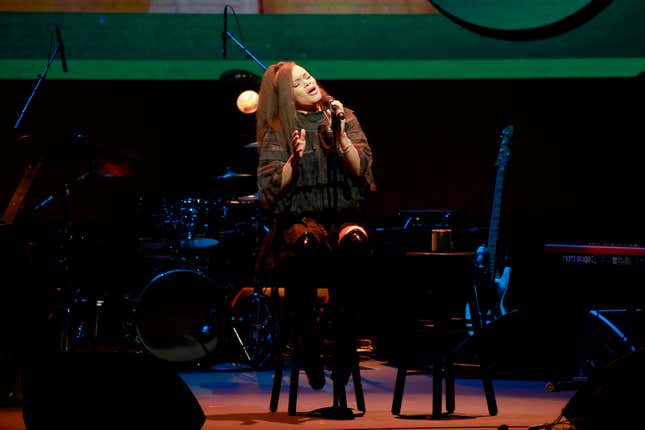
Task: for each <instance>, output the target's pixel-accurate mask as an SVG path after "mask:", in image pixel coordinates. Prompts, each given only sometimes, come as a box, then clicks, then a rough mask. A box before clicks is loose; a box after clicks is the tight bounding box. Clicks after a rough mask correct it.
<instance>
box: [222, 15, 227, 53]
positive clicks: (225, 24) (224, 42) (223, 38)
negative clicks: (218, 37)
mask: <svg viewBox="0 0 645 430" xmlns="http://www.w3.org/2000/svg"><path fill="white" fill-rule="evenodd" d="M227 10H228V5H226V6H224V31H222V59H225V58H226V40H227V39H228V34H227V33H228V28H227V22H228V15H227V14H226V12H227Z"/></svg>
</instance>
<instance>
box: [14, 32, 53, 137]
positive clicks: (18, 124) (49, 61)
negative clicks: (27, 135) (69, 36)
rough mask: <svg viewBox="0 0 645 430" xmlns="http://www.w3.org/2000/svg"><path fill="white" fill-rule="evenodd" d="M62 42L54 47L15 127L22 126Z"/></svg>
mask: <svg viewBox="0 0 645 430" xmlns="http://www.w3.org/2000/svg"><path fill="white" fill-rule="evenodd" d="M60 48H61V44H60V41H59V42H58V43H56V48H55V49H54V52H52V55H51V56H50V57H49V60H48V61H47V65H46V66H45V69H44V70H43V71H42V73H41V74H40V75H39V76H38V81H37V82H36V85H34V89H33V90H32V91H31V95H30V96H29V98H28V99H27V102H26V103H25V106H24V107H23V108H22V111H21V112H20V115H19V116H18V119H17V120H16V123H15V124H14V126H13V128H14V129H18V127H20V123H21V122H22V118H23V117H24V116H25V112H26V111H27V108H28V107H29V104H30V103H31V100H32V99H33V98H34V96H35V95H36V91H38V87H40V84H41V83H42V81H43V80H44V79H45V76H47V72H48V71H49V66H51V64H52V63H53V62H54V59H55V58H56V56H57V55H58V53H59V52H60Z"/></svg>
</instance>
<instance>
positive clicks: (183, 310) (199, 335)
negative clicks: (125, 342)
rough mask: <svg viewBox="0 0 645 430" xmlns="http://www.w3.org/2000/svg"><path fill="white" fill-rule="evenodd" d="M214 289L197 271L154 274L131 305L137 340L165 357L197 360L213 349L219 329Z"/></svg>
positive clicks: (154, 353) (175, 360) (147, 348)
mask: <svg viewBox="0 0 645 430" xmlns="http://www.w3.org/2000/svg"><path fill="white" fill-rule="evenodd" d="M218 321H219V316H218V311H217V290H216V288H215V285H214V284H213V282H212V281H211V280H210V279H209V278H208V277H206V276H205V275H203V274H201V273H200V272H197V271H193V270H185V269H175V270H170V271H167V272H163V273H161V274H159V275H157V276H155V277H154V278H153V279H152V280H151V281H150V282H149V283H148V285H146V287H145V288H144V289H143V291H142V292H141V294H140V296H139V298H138V300H137V303H136V307H135V325H136V333H137V338H138V340H139V342H140V343H141V344H142V345H143V346H144V347H145V349H146V350H147V351H148V352H150V353H151V354H152V355H154V356H156V357H157V358H160V359H162V360H166V361H172V362H191V361H196V360H201V359H203V358H204V357H206V356H207V355H209V354H210V353H211V352H213V351H214V350H215V348H216V347H217V343H218V338H219V335H220V332H221V329H220V324H219V322H218Z"/></svg>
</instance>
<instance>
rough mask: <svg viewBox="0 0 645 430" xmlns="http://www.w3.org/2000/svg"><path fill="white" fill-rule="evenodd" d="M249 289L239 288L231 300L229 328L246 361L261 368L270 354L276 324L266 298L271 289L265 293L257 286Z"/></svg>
mask: <svg viewBox="0 0 645 430" xmlns="http://www.w3.org/2000/svg"><path fill="white" fill-rule="evenodd" d="M249 290H251V289H250V288H242V289H240V291H239V292H238V294H237V295H236V296H235V298H234V299H233V301H232V302H231V311H233V313H232V316H231V321H232V331H233V334H234V335H235V338H236V340H237V342H238V344H239V346H240V348H241V350H242V353H243V354H244V358H245V360H246V363H247V364H248V365H249V366H251V368H253V369H262V368H264V367H265V366H266V364H267V363H268V362H269V359H270V358H271V357H272V353H273V342H274V339H276V338H277V337H278V336H277V331H278V330H279V328H278V325H277V319H276V318H275V316H274V313H273V311H272V309H271V303H270V302H269V299H270V293H269V295H267V294H265V293H264V289H263V288H262V287H260V286H255V287H254V288H253V289H252V291H249ZM240 308H241V309H240ZM236 309H239V311H238V312H237V313H236V312H235V310H236Z"/></svg>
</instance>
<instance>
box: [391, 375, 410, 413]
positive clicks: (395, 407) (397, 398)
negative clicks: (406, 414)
mask: <svg viewBox="0 0 645 430" xmlns="http://www.w3.org/2000/svg"><path fill="white" fill-rule="evenodd" d="M406 375H407V368H406V367H405V366H404V365H403V364H399V368H398V370H397V371H396V381H395V382H394V395H393V396H392V409H391V411H392V413H393V414H394V415H399V414H400V413H401V403H402V402H403V391H404V389H405V377H406Z"/></svg>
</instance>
